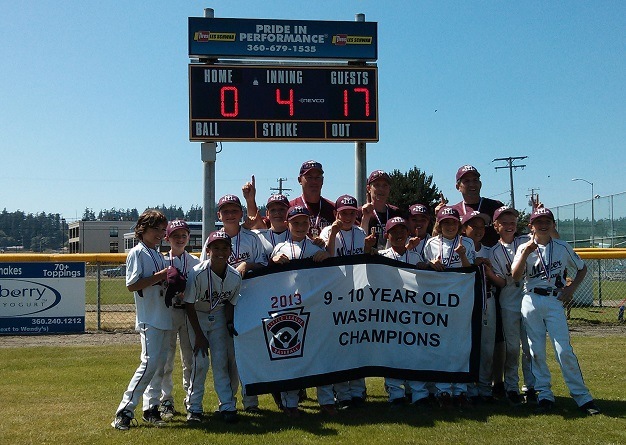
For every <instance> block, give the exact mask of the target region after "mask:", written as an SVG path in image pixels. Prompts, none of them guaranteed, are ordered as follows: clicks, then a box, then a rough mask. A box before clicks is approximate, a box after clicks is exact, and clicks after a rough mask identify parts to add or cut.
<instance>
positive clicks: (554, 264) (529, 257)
mask: <svg viewBox="0 0 626 445" xmlns="http://www.w3.org/2000/svg"><path fill="white" fill-rule="evenodd" d="M530 226H531V230H532V234H533V237H532V239H531V240H530V241H528V242H527V243H524V244H522V245H521V246H519V247H518V249H517V252H516V254H515V258H514V260H513V265H512V267H511V270H512V276H513V280H514V281H522V280H523V284H524V297H523V299H522V317H523V320H524V326H525V327H526V333H527V335H528V342H529V344H530V354H531V356H532V358H533V360H532V365H533V367H532V371H533V375H534V376H535V389H536V390H537V391H539V395H538V407H537V410H536V412H537V413H539V414H543V413H547V412H549V411H551V410H552V409H553V407H554V394H553V393H552V389H551V382H550V380H551V376H550V371H549V370H548V365H547V363H546V330H547V331H548V335H549V336H550V339H551V340H552V344H553V346H554V350H555V354H556V356H557V361H558V362H559V366H560V367H561V374H563V379H564V380H565V384H566V385H567V387H568V388H569V391H570V395H571V396H572V397H573V398H574V401H575V402H576V404H577V405H578V407H579V408H580V409H581V410H582V411H583V412H584V413H586V414H589V415H595V414H599V413H600V410H599V409H598V407H597V406H596V405H595V403H594V401H593V397H592V396H591V393H590V392H589V390H588V389H587V387H586V386H585V382H584V381H583V375H582V372H581V370H580V367H579V365H578V359H577V358H576V355H575V354H574V350H573V349H572V345H571V344H570V338H569V330H568V327H567V320H566V318H565V311H564V310H563V305H564V304H567V303H569V302H570V301H571V300H572V296H573V294H574V292H575V291H576V289H577V288H578V286H579V285H580V283H581V282H582V280H583V278H584V277H585V275H586V273H587V266H586V265H585V263H584V262H583V260H581V259H580V257H579V256H578V255H577V254H576V253H575V252H574V250H573V249H572V247H571V246H570V245H569V244H567V243H566V242H564V241H561V240H559V239H553V238H552V237H551V235H550V233H551V231H552V230H553V229H554V226H555V221H554V216H553V214H552V212H551V211H550V210H549V209H547V208H545V207H542V208H537V209H535V210H534V211H533V212H532V214H531V215H530ZM568 266H569V267H572V268H575V269H576V270H577V272H576V275H575V277H574V278H573V279H572V281H571V283H570V285H569V286H565V271H566V268H567V267H568Z"/></svg>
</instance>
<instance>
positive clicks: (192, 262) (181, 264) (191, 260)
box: [165, 251, 200, 303]
mask: <svg viewBox="0 0 626 445" xmlns="http://www.w3.org/2000/svg"><path fill="white" fill-rule="evenodd" d="M165 263H166V264H167V265H168V266H174V267H175V268H177V269H178V270H179V271H180V272H181V274H182V275H183V277H185V279H187V277H188V276H189V272H191V269H193V268H194V266H196V265H198V264H200V260H199V259H198V258H196V257H195V256H193V255H191V254H190V253H189V252H187V251H184V252H183V254H182V255H181V256H175V257H172V254H171V251H170V252H169V253H168V254H166V255H165ZM176 297H178V296H176ZM176 297H175V298H176ZM174 303H177V301H174ZM178 303H182V300H181V301H179V302H178Z"/></svg>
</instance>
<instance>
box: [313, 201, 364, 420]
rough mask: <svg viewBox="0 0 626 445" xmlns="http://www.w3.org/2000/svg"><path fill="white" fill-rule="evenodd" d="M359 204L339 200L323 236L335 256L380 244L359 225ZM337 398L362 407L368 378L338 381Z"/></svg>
mask: <svg viewBox="0 0 626 445" xmlns="http://www.w3.org/2000/svg"><path fill="white" fill-rule="evenodd" d="M358 209H359V207H358V204H357V200H356V198H354V197H352V196H350V195H342V196H340V197H339V198H337V201H336V202H335V221H334V222H333V223H332V224H331V225H330V226H327V227H324V229H323V230H322V233H321V234H320V238H322V239H323V240H324V242H325V243H326V251H327V252H328V253H330V255H331V256H337V257H339V256H347V255H360V254H363V253H371V252H372V248H373V247H374V245H375V243H376V235H375V234H374V233H371V234H369V235H367V234H366V233H365V231H364V230H363V229H362V228H361V227H359V226H357V225H356V219H357V213H358ZM335 392H336V393H337V401H338V403H339V406H340V407H341V408H344V409H345V408H350V407H353V406H358V405H361V404H363V402H365V396H366V393H367V389H366V387H365V379H357V380H351V381H349V382H342V383H337V384H335Z"/></svg>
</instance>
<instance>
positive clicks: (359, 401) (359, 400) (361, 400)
mask: <svg viewBox="0 0 626 445" xmlns="http://www.w3.org/2000/svg"><path fill="white" fill-rule="evenodd" d="M363 404H365V397H352V406H354V407H357V406H362V405H363Z"/></svg>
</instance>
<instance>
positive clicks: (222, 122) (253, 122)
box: [189, 64, 378, 142]
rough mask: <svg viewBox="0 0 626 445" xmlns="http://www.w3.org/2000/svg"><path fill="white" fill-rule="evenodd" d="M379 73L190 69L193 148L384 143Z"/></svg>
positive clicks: (365, 69)
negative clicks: (380, 136)
mask: <svg viewBox="0 0 626 445" xmlns="http://www.w3.org/2000/svg"><path fill="white" fill-rule="evenodd" d="M377 77H378V76H377V68H376V67H375V66H357V65H341V66H328V65H321V66H307V65H289V66H286V65H278V64H277V65H218V64H215V65H209V64H191V65H189V97H190V101H189V102H190V103H189V108H190V128H189V133H190V134H189V139H190V140H191V141H209V140H212V141H215V140H218V141H336V142H345V141H354V140H358V141H378V97H377V89H378V88H377V86H378V79H377Z"/></svg>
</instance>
